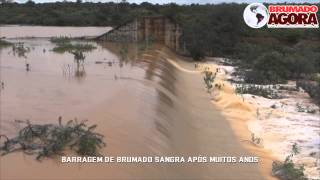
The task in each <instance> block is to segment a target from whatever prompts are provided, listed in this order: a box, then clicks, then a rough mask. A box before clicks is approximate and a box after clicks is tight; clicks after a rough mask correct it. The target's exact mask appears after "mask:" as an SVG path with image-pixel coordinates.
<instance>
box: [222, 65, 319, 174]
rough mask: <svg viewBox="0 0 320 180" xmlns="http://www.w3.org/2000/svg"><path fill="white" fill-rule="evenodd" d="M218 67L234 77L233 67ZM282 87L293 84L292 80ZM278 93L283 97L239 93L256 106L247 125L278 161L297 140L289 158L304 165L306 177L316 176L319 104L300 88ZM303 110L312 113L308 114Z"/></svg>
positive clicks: (317, 167) (235, 78)
mask: <svg viewBox="0 0 320 180" xmlns="http://www.w3.org/2000/svg"><path fill="white" fill-rule="evenodd" d="M219 67H220V68H221V69H223V71H224V72H225V73H226V76H225V77H226V78H227V79H233V80H237V79H238V77H234V76H232V75H231V74H232V72H234V67H232V66H219ZM285 86H289V87H295V82H289V84H287V85H285ZM279 93H280V94H281V95H283V96H285V97H286V98H284V99H267V98H264V97H260V96H256V95H252V94H243V98H244V100H245V102H248V103H250V104H252V105H254V106H255V107H257V117H256V119H254V120H252V121H249V122H248V128H249V130H250V131H251V132H252V133H254V134H255V136H257V137H260V138H262V139H263V146H264V148H266V149H268V150H271V151H272V153H273V155H274V156H276V157H277V158H279V159H280V160H284V159H285V158H286V156H287V155H289V154H290V152H291V149H292V145H293V144H294V143H297V144H298V147H299V150H300V153H299V154H298V155H296V156H294V158H293V161H294V162H295V163H297V164H303V165H304V167H305V171H304V172H305V174H306V175H307V177H308V178H311V179H320V173H319V172H320V113H319V107H318V106H316V105H315V104H314V103H312V100H311V99H310V97H309V95H308V94H307V93H306V92H304V91H303V90H302V89H300V90H298V91H289V90H281V91H279ZM272 106H273V108H272ZM274 106H275V107H274ZM306 109H309V110H315V112H312V113H311V112H309V113H308V112H306Z"/></svg>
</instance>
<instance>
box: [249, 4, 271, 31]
mask: <svg viewBox="0 0 320 180" xmlns="http://www.w3.org/2000/svg"><path fill="white" fill-rule="evenodd" d="M243 19H244V22H246V24H247V25H248V26H249V27H251V28H261V27H263V26H264V25H265V24H267V22H268V20H269V13H268V9H267V8H266V7H265V6H264V5H263V4H261V3H252V4H249V5H248V6H247V7H246V8H245V9H244V12H243Z"/></svg>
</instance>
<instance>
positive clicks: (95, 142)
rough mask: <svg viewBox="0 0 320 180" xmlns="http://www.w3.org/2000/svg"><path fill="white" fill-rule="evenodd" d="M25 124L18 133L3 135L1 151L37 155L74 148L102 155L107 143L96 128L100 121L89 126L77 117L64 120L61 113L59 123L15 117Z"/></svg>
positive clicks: (90, 154) (60, 153)
mask: <svg viewBox="0 0 320 180" xmlns="http://www.w3.org/2000/svg"><path fill="white" fill-rule="evenodd" d="M16 122H17V123H22V124H24V125H25V126H24V128H22V129H21V130H20V131H19V132H18V135H17V136H16V137H13V138H8V137H7V136H6V135H0V138H1V139H4V141H1V144H0V152H1V155H6V154H8V153H12V152H16V151H23V152H24V153H26V154H28V155H33V154H35V155H37V157H36V159H37V160H41V159H42V158H44V157H53V156H55V155H62V154H63V152H64V151H65V150H66V149H71V150H73V151H75V152H76V153H78V154H79V155H83V156H97V155H100V154H99V152H98V150H99V149H100V148H102V147H104V146H105V145H106V144H105V143H104V142H103V140H102V139H103V135H101V134H99V133H96V132H94V130H95V128H96V127H97V125H92V126H89V127H88V126H87V124H86V122H87V120H85V121H81V122H78V121H77V119H74V120H70V121H68V122H67V123H66V124H63V123H62V117H59V123H58V124H43V125H38V124H31V123H30V122H29V121H28V120H27V121H16Z"/></svg>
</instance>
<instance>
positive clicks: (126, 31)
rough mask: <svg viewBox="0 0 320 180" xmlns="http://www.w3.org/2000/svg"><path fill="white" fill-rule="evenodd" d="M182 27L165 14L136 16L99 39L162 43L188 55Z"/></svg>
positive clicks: (98, 38)
mask: <svg viewBox="0 0 320 180" xmlns="http://www.w3.org/2000/svg"><path fill="white" fill-rule="evenodd" d="M181 37H182V28H181V26H180V25H179V24H178V23H176V22H174V21H173V20H171V19H169V18H167V17H164V16H144V17H138V18H135V19H134V20H132V21H129V22H127V23H125V24H123V25H120V26H118V27H115V28H114V29H112V30H110V31H108V32H107V33H105V34H102V35H101V36H99V37H97V40H102V41H110V42H144V43H147V44H149V43H153V42H155V43H160V44H163V45H165V46H167V47H168V48H169V49H171V50H173V51H175V52H176V53H178V54H182V55H187V54H188V53H187V50H186V48H185V43H184V42H183V41H182V38H181Z"/></svg>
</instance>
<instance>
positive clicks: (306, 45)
mask: <svg viewBox="0 0 320 180" xmlns="http://www.w3.org/2000/svg"><path fill="white" fill-rule="evenodd" d="M3 1H5V0H3ZM246 6H247V4H235V3H231V4H217V5H210V4H206V5H199V4H191V5H177V4H174V3H171V4H165V5H159V4H151V3H147V2H144V3H141V4H140V5H138V4H135V3H133V4H129V3H127V2H126V1H122V2H121V3H114V2H107V3H88V2H85V3H83V2H81V0H79V1H77V2H57V3H43V4H35V3H34V2H32V1H28V2H27V3H25V4H17V3H2V4H1V5H0V24H29V25H50V26H117V25H120V24H123V23H125V22H127V21H129V20H131V19H133V18H134V17H138V16H146V15H165V16H168V17H170V18H171V19H173V20H175V21H176V22H177V23H179V24H181V26H182V27H183V31H184V32H183V41H184V42H185V43H186V48H187V50H188V51H189V52H190V54H191V56H192V57H193V58H194V59H195V60H201V59H202V58H204V57H205V56H221V57H227V58H230V59H232V60H233V62H234V63H236V64H237V65H238V66H239V67H240V69H241V71H240V72H243V73H242V75H243V77H244V78H245V80H246V81H247V82H250V83H259V84H266V83H280V82H285V81H286V80H288V79H315V80H317V78H319V76H318V75H319V73H320V30H319V29H268V28H266V27H264V28H261V29H252V28H249V27H248V26H247V25H246V24H245V23H244V21H243V17H242V14H243V10H244V8H245V7H246ZM318 7H319V4H318ZM318 19H320V17H319V13H318Z"/></svg>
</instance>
